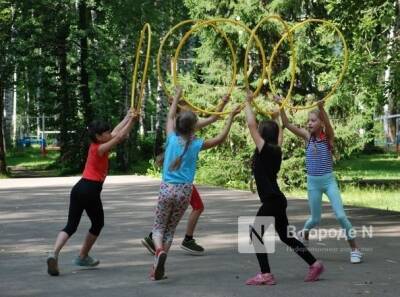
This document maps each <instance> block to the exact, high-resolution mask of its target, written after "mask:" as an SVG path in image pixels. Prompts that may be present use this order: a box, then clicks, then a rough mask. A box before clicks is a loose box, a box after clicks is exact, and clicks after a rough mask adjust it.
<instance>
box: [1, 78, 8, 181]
mask: <svg viewBox="0 0 400 297" xmlns="http://www.w3.org/2000/svg"><path fill="white" fill-rule="evenodd" d="M3 110H4V85H3V82H2V81H1V79H0V174H3V175H5V174H7V166H6V151H5V146H4V133H3V131H4V130H3V127H4V125H3V122H4V121H3V114H4V113H3Z"/></svg>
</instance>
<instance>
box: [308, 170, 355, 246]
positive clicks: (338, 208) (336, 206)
mask: <svg viewBox="0 0 400 297" xmlns="http://www.w3.org/2000/svg"><path fill="white" fill-rule="evenodd" d="M307 192H308V205H309V207H310V212H311V217H310V218H308V220H307V221H306V223H305V224H304V229H305V230H310V229H312V228H313V227H315V226H316V225H318V224H319V223H320V221H321V206H322V194H324V193H325V195H326V196H328V199H329V201H330V202H331V205H332V208H333V211H334V212H335V216H336V219H337V220H338V221H339V223H340V226H342V228H343V229H344V230H345V231H346V237H347V239H353V238H354V231H352V229H353V226H352V225H351V223H350V221H349V219H348V218H347V217H346V214H345V212H344V209H343V203H342V198H341V196H340V191H339V187H338V185H337V182H336V179H335V176H334V174H333V173H328V174H325V175H322V176H311V175H307Z"/></svg>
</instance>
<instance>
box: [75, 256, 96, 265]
mask: <svg viewBox="0 0 400 297" xmlns="http://www.w3.org/2000/svg"><path fill="white" fill-rule="evenodd" d="M74 263H75V265H78V266H85V267H95V266H97V265H99V263H100V261H99V260H97V259H94V258H92V257H90V256H89V255H88V256H86V257H85V258H83V259H81V257H79V256H78V257H76V258H75V261H74Z"/></svg>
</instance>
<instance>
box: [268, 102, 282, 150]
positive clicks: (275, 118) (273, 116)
mask: <svg viewBox="0 0 400 297" xmlns="http://www.w3.org/2000/svg"><path fill="white" fill-rule="evenodd" d="M279 114H280V110H279V108H277V109H275V110H274V111H273V113H272V115H271V118H272V120H274V121H275V122H276V123H277V124H278V126H279V135H278V145H279V146H282V143H283V129H284V128H285V126H283V125H281V124H280V123H279V119H278V118H279Z"/></svg>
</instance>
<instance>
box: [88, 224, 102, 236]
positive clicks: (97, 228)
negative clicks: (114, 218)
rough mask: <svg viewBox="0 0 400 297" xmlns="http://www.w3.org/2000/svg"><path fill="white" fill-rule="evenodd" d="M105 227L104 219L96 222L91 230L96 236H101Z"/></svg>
mask: <svg viewBox="0 0 400 297" xmlns="http://www.w3.org/2000/svg"><path fill="white" fill-rule="evenodd" d="M103 227H104V221H102V222H98V223H95V224H93V225H92V226H91V227H90V229H89V232H90V233H91V234H93V235H95V236H99V235H100V232H101V230H102V229H103Z"/></svg>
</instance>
